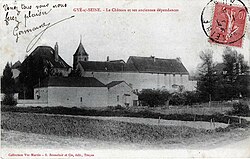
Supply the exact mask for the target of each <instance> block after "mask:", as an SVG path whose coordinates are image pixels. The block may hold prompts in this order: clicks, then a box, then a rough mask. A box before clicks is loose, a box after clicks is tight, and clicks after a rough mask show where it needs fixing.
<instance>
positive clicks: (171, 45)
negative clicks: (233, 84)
mask: <svg viewBox="0 0 250 159" xmlns="http://www.w3.org/2000/svg"><path fill="white" fill-rule="evenodd" d="M243 2H244V3H245V4H246V6H249V3H250V2H249V1H246V0H243ZM207 3H208V0H190V1H183V0H169V1H157V2H156V1H153V0H143V1H142V0H134V1H132V0H121V1H112V0H109V1H105V2H104V1H100V0H91V1H86V0H85V1H74V2H73V1H39V2H36V3H32V2H31V1H18V0H17V1H16V2H15V1H2V2H1V10H0V18H1V22H0V26H1V28H0V30H1V31H0V36H1V39H0V55H1V61H0V71H1V74H2V70H3V68H4V66H5V65H6V63H7V62H12V63H14V62H15V61H17V60H20V61H21V62H22V61H23V60H24V57H25V55H29V54H30V53H31V52H32V50H34V49H35V48H36V47H37V46H40V45H45V46H51V47H54V45H55V43H56V42H58V45H59V55H60V56H61V57H62V58H63V59H64V60H65V61H66V62H67V63H68V64H69V65H71V66H72V63H73V54H74V53H75V51H76V49H77V47H78V45H79V42H80V40H81V41H82V44H83V46H84V48H85V50H86V52H87V53H88V54H89V60H93V61H105V60H106V58H107V56H109V58H110V60H115V59H123V60H125V61H126V60H127V59H128V57H129V56H146V57H149V56H151V55H153V56H155V57H157V58H169V59H173V58H177V57H180V58H181V61H182V63H183V64H184V66H185V67H186V68H187V69H188V71H189V72H194V71H195V70H196V68H197V65H198V64H199V63H200V62H201V60H200V59H199V54H200V52H201V51H204V50H206V49H212V50H213V51H214V60H215V61H217V62H221V61H222V58H221V55H222V54H223V50H224V49H225V47H226V46H225V45H220V44H214V43H210V42H208V38H207V36H206V35H205V33H204V32H203V30H202V27H201V21H200V16H201V11H202V9H203V8H204V7H205V6H206V4H207ZM6 4H7V5H8V6H9V7H10V6H17V7H18V10H19V11H20V13H19V15H17V11H16V10H15V9H14V10H6V9H7V8H6ZM47 4H48V7H42V8H39V9H37V8H36V7H37V5H43V6H46V5H47ZM56 4H66V7H58V8H53V7H52V6H53V5H56ZM24 6H25V7H24ZM29 6H31V9H28V8H29ZM61 6H63V5H61ZM22 7H23V8H22ZM38 7H39V6H38ZM24 8H26V9H24ZM76 8H82V9H86V8H100V9H101V12H75V10H76ZM112 8H115V10H117V9H157V8H161V9H168V8H169V9H178V11H177V12H162V13H161V12H138V11H137V12H127V11H126V12H118V11H113V12H112V11H111V12H107V11H106V10H107V9H111V10H112ZM50 9H51V10H50ZM38 10H40V11H41V12H49V13H48V14H46V15H42V16H35V17H29V18H26V27H25V18H24V17H25V15H26V16H28V15H29V11H31V13H38V12H39V11H38ZM7 12H8V16H10V17H11V16H14V17H15V16H16V18H17V21H19V22H20V24H19V25H18V30H17V31H21V30H26V29H29V28H31V29H32V28H33V27H36V26H40V25H42V24H43V23H45V24H48V23H50V24H53V23H55V22H57V21H60V20H62V19H64V18H67V17H70V16H74V17H73V18H70V19H67V20H65V21H63V22H60V23H58V24H56V25H54V26H52V27H49V28H48V29H46V30H45V32H44V33H43V35H42V36H41V37H40V39H39V40H38V41H37V43H36V44H35V45H34V47H33V48H32V49H31V51H29V52H26V48H27V46H28V44H29V43H30V42H31V40H32V39H33V38H34V37H35V36H36V35H38V34H39V33H40V32H41V31H42V30H43V29H44V27H43V28H40V29H37V30H35V31H32V32H31V33H27V34H24V35H20V36H19V38H18V42H16V36H15V35H13V33H14V34H15V33H17V31H14V32H13V30H14V28H15V27H16V25H17V22H16V21H15V20H11V21H9V24H8V25H6V21H5V18H6V13H7ZM247 23H249V21H248V22H247ZM245 32H246V36H245V37H244V38H243V45H242V47H241V48H236V47H234V48H233V49H236V50H237V51H238V52H239V53H242V54H243V55H244V56H245V60H247V61H249V52H250V42H249V39H250V35H249V28H248V27H246V29H245ZM81 37H82V38H81Z"/></svg>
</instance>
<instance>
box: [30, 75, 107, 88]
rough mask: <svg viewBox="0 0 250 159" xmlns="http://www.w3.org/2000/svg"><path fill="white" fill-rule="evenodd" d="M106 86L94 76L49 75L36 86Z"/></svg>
mask: <svg viewBox="0 0 250 159" xmlns="http://www.w3.org/2000/svg"><path fill="white" fill-rule="evenodd" d="M48 86H55V87H106V85H104V84H103V83H102V82H100V81H98V80H97V79H96V78H94V77H49V78H46V79H45V80H43V81H41V83H38V84H36V85H35V86H34V87H35V88H38V87H48Z"/></svg>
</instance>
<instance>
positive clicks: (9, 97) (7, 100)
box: [3, 94, 17, 106]
mask: <svg viewBox="0 0 250 159" xmlns="http://www.w3.org/2000/svg"><path fill="white" fill-rule="evenodd" d="M3 104H4V105H11V106H14V105H16V104H17V102H16V100H15V99H14V95H13V94H5V95H4V98H3Z"/></svg>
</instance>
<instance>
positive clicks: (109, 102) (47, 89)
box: [34, 77, 138, 107]
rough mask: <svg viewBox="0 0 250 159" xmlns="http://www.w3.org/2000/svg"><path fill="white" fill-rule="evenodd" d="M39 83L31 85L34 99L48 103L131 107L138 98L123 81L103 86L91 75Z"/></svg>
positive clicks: (52, 78)
mask: <svg viewBox="0 0 250 159" xmlns="http://www.w3.org/2000/svg"><path fill="white" fill-rule="evenodd" d="M39 85H40V86H39ZM39 85H36V86H35V88H34V102H37V103H46V104H47V106H66V107H106V106H117V105H121V106H132V105H135V104H136V103H137V101H138V97H137V95H135V94H134V93H133V92H132V88H130V87H129V86H128V85H127V84H126V83H125V82H123V81H113V82H111V83H110V84H109V85H105V84H103V83H101V82H100V81H98V80H97V79H95V78H93V77H50V78H48V79H46V80H44V81H42V82H41V83H40V84H39Z"/></svg>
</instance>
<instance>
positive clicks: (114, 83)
mask: <svg viewBox="0 0 250 159" xmlns="http://www.w3.org/2000/svg"><path fill="white" fill-rule="evenodd" d="M122 82H124V81H112V82H110V83H108V84H107V85H106V86H107V87H108V88H111V87H114V86H116V85H118V84H120V83H122Z"/></svg>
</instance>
